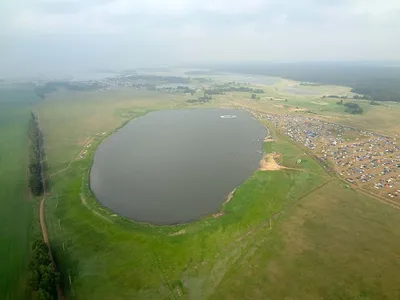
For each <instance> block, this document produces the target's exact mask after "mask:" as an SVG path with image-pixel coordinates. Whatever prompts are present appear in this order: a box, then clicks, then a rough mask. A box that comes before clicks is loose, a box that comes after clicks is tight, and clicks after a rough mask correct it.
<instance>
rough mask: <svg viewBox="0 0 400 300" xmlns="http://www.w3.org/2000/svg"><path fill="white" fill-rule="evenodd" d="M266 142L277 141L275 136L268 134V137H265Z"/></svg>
mask: <svg viewBox="0 0 400 300" xmlns="http://www.w3.org/2000/svg"><path fill="white" fill-rule="evenodd" d="M264 142H275V140H274V139H273V138H271V137H270V136H267V137H266V138H265V139H264Z"/></svg>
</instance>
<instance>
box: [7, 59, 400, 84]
mask: <svg viewBox="0 0 400 300" xmlns="http://www.w3.org/2000/svg"><path fill="white" fill-rule="evenodd" d="M268 65H270V66H279V65H281V66H290V65H302V66H304V65H319V66H321V67H323V66H327V67H328V66H334V65H336V66H347V67H362V66H369V67H387V68H391V67H393V68H400V60H398V61H394V60H392V61H390V60H386V61H385V60H307V61H306V60H302V61H267V60H265V61H255V60H242V61H229V62H228V61H222V62H198V63H196V62H192V63H180V64H155V65H141V66H137V67H126V68H122V67H106V66H103V67H99V66H97V67H87V68H75V69H57V70H56V71H55V70H47V71H46V70H43V71H41V72H35V71H31V72H20V73H19V74H17V73H15V74H0V79H3V80H13V79H14V80H18V79H21V78H36V79H38V78H42V79H44V80H47V79H50V78H51V77H58V78H62V77H64V78H63V79H66V77H76V76H77V77H81V76H82V75H90V74H107V73H110V74H111V73H116V74H118V73H122V72H126V71H137V70H157V69H199V70H213V69H215V68H218V67H221V66H222V67H234V66H243V67H250V66H259V67H261V66H268ZM0 72H1V71H0ZM226 72H228V71H226ZM139 73H140V72H139ZM266 76H267V75H266ZM47 77H50V78H47Z"/></svg>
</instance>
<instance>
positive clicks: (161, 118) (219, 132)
mask: <svg viewBox="0 0 400 300" xmlns="http://www.w3.org/2000/svg"><path fill="white" fill-rule="evenodd" d="M266 135H267V130H266V128H265V127H264V126H263V125H262V124H261V123H259V122H258V121H257V120H255V119H253V118H252V116H251V114H249V113H247V112H245V111H241V110H234V109H187V110H167V111H158V112H152V113H149V114H147V115H146V116H143V117H140V118H137V119H135V120H133V121H131V122H130V123H128V124H127V125H126V126H125V127H123V128H122V129H120V130H118V131H117V132H116V133H114V134H113V135H111V136H110V137H109V138H107V139H106V140H105V141H104V142H103V143H102V144H101V145H100V146H99V148H98V149H97V151H96V153H95V156H94V162H93V166H92V168H91V173H90V186H91V189H92V191H93V192H94V194H95V196H96V198H97V200H98V201H99V202H100V203H101V204H103V205H104V206H106V207H108V208H109V209H111V210H112V211H114V212H115V213H117V214H119V215H121V216H124V217H127V218H130V219H132V220H135V221H140V222H149V223H153V224H178V223H186V222H190V221H193V220H197V219H200V218H201V217H203V216H206V215H210V214H214V213H217V212H218V211H219V210H220V208H221V205H222V204H223V202H224V201H225V200H226V198H227V196H228V195H229V193H230V192H231V191H232V190H234V189H235V188H236V187H237V186H239V185H240V184H241V183H242V182H243V181H244V180H246V179H247V178H248V177H249V176H251V175H252V173H253V172H254V171H255V170H256V169H257V168H258V165H259V161H260V159H261V157H262V150H263V140H264V137H265V136H266Z"/></svg>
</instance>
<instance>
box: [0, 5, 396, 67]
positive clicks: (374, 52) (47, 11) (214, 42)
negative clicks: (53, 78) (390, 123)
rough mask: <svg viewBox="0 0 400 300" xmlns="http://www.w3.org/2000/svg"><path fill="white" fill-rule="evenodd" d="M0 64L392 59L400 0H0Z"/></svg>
mask: <svg viewBox="0 0 400 300" xmlns="http://www.w3.org/2000/svg"><path fill="white" fill-rule="evenodd" d="M0 42H1V45H0V70H1V72H2V73H21V72H32V71H41V72H47V71H49V70H58V71H60V70H70V71H73V70H74V69H76V68H78V67H80V68H86V67H96V66H97V67H99V68H101V67H120V68H121V67H136V66H146V65H157V64H174V63H179V62H199V61H200V62H208V61H238V60H240V61H255V60H257V61H258V60H259V61H301V60H400V0H337V1H335V0H141V1H135V0H1V1H0Z"/></svg>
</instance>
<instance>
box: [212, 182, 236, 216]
mask: <svg viewBox="0 0 400 300" xmlns="http://www.w3.org/2000/svg"><path fill="white" fill-rule="evenodd" d="M235 191H236V189H234V190H233V191H232V192H230V193H229V195H228V196H227V197H226V200H225V202H224V203H223V204H222V207H221V211H219V212H218V213H216V214H213V215H212V217H213V218H219V217H220V216H222V215H223V213H222V209H223V207H224V206H225V205H226V204H227V203H228V202H229V201H231V199H232V197H233V194H234V193H235Z"/></svg>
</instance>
